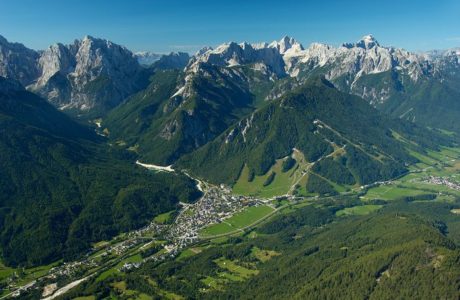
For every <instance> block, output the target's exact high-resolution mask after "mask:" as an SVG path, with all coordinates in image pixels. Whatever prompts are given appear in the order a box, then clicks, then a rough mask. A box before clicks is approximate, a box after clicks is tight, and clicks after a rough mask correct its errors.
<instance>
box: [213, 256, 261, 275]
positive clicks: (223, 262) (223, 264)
mask: <svg viewBox="0 0 460 300" xmlns="http://www.w3.org/2000/svg"><path fill="white" fill-rule="evenodd" d="M214 262H215V263H216V264H217V265H218V266H219V267H220V268H222V269H226V270H228V271H230V272H231V273H232V274H233V275H234V276H237V277H240V278H243V279H247V278H249V277H250V276H253V275H257V274H259V271H258V270H251V269H248V268H245V267H242V266H240V265H238V264H236V263H235V262H234V261H231V260H229V259H225V258H219V259H216V260H215V261H214Z"/></svg>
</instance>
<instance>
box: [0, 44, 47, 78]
mask: <svg viewBox="0 0 460 300" xmlns="http://www.w3.org/2000/svg"><path fill="white" fill-rule="evenodd" d="M39 57H40V54H39V53H38V52H37V51H34V50H31V49H28V48H26V47H25V46H24V45H23V44H19V43H10V42H8V41H7V40H6V39H5V38H4V37H2V36H0V76H2V77H5V78H12V79H15V80H17V81H19V82H20V83H21V84H22V85H28V84H30V83H32V82H33V81H34V80H35V79H36V78H37V76H38V75H39V73H40V72H39V68H38V65H37V59H38V58H39Z"/></svg>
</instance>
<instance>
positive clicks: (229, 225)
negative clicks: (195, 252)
mask: <svg viewBox="0 0 460 300" xmlns="http://www.w3.org/2000/svg"><path fill="white" fill-rule="evenodd" d="M271 212H273V208H271V207H270V206H265V205H262V206H252V207H249V208H247V209H245V210H244V211H242V212H240V213H237V214H235V215H234V216H232V217H231V218H229V219H226V220H224V221H223V222H222V223H219V224H215V225H211V226H209V227H208V228H205V229H204V230H203V231H202V232H201V235H203V236H213V235H219V234H225V233H230V232H232V231H236V230H238V229H242V228H244V227H247V226H249V225H251V224H253V223H255V222H257V221H258V220H260V219H262V218H264V217H265V216H267V215H268V214H270V213H271Z"/></svg>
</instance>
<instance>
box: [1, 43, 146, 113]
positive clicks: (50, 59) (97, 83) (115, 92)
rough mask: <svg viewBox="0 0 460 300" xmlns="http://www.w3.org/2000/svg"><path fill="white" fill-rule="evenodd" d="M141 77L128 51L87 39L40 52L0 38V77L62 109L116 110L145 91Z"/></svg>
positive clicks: (117, 46) (139, 68) (138, 65)
mask: <svg viewBox="0 0 460 300" xmlns="http://www.w3.org/2000/svg"><path fill="white" fill-rule="evenodd" d="M145 72H146V70H145V68H142V67H141V66H140V64H139V63H138V61H137V59H136V58H135V57H134V55H133V53H132V52H131V51H129V50H128V49H126V48H125V47H123V46H120V45H117V44H114V43H112V42H110V41H107V40H103V39H97V38H93V37H90V36H86V37H84V38H83V39H82V40H76V41H75V42H74V43H73V44H70V45H63V44H55V45H52V46H50V47H49V48H48V49H46V50H44V51H40V52H39V51H34V50H31V49H28V48H26V47H25V46H23V45H22V44H16V43H9V42H8V41H7V40H6V39H4V38H3V37H0V76H3V77H6V78H12V79H15V80H18V81H19V82H20V83H21V84H22V85H24V86H26V87H27V88H28V89H30V90H31V91H34V92H36V93H38V94H40V95H41V96H43V97H45V98H47V99H48V100H49V101H50V102H51V103H53V104H54V105H56V106H57V107H58V108H60V109H78V110H83V111H88V110H91V109H93V108H95V107H98V108H101V109H104V108H111V107H114V106H116V105H118V104H119V103H120V102H121V101H122V100H123V99H124V98H126V97H127V96H129V95H131V94H132V93H134V92H136V91H138V90H139V89H140V88H142V87H143V84H142V79H143V75H144V74H145Z"/></svg>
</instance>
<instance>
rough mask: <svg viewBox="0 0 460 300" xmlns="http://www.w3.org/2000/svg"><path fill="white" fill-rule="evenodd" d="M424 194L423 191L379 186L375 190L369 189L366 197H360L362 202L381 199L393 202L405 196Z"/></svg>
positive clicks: (393, 186) (394, 186)
mask: <svg viewBox="0 0 460 300" xmlns="http://www.w3.org/2000/svg"><path fill="white" fill-rule="evenodd" d="M421 194H426V192H425V191H422V190H418V189H413V188H402V187H397V186H396V185H381V186H378V187H375V188H371V189H369V191H367V193H366V195H364V196H363V197H362V199H363V200H372V199H382V200H395V199H398V198H401V197H406V196H417V195H421Z"/></svg>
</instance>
